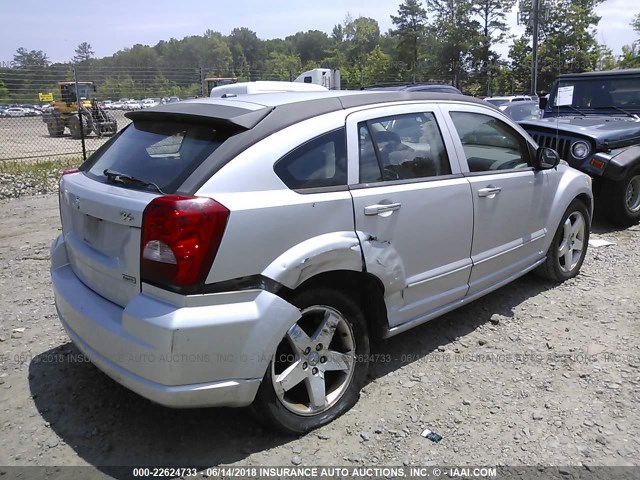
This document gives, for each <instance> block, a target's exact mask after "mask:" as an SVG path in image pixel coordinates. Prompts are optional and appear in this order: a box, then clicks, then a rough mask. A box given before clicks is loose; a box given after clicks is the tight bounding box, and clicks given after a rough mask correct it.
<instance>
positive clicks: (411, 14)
mask: <svg viewBox="0 0 640 480" xmlns="http://www.w3.org/2000/svg"><path fill="white" fill-rule="evenodd" d="M391 21H392V22H393V24H394V25H395V27H396V28H395V30H391V32H390V33H391V35H394V36H396V37H397V38H398V53H397V59H398V60H399V61H401V62H406V64H407V65H409V66H410V68H411V72H412V74H413V78H414V80H415V76H416V70H417V68H418V60H419V59H420V49H421V47H422V46H423V44H424V40H425V37H426V35H427V11H426V10H425V9H424V8H423V7H422V3H421V1H419V0H405V2H404V3H402V4H401V5H400V6H399V7H398V15H397V16H394V15H391Z"/></svg>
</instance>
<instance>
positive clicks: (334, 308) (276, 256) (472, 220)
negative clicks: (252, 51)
mask: <svg viewBox="0 0 640 480" xmlns="http://www.w3.org/2000/svg"><path fill="white" fill-rule="evenodd" d="M127 116H128V117H129V118H130V119H131V120H132V123H131V124H130V125H128V126H127V127H125V128H124V129H123V130H121V131H120V132H119V133H118V134H117V135H116V136H114V137H113V138H112V139H110V140H109V141H108V142H107V143H106V144H105V145H104V146H103V147H101V148H100V149H99V150H98V151H96V152H95V153H94V154H93V155H92V156H91V157H90V158H89V159H88V160H87V161H86V162H85V163H84V164H83V165H82V166H81V167H80V169H79V170H77V171H69V172H66V173H65V174H64V175H63V176H62V178H61V181H60V212H61V217H62V233H61V235H60V236H59V237H58V239H57V240H56V241H55V243H54V245H53V246H52V250H51V262H52V265H51V276H52V280H53V287H54V290H55V301H56V306H57V309H58V313H59V316H60V320H61V322H62V324H63V326H64V328H65V329H66V331H67V332H68V334H69V336H70V338H71V339H72V340H73V342H74V343H75V344H76V345H77V347H78V348H79V349H80V350H81V351H82V352H84V353H85V354H86V355H87V356H88V357H89V358H90V359H91V361H92V362H93V363H94V364H95V365H96V366H97V367H98V368H99V369H101V370H102V371H103V372H105V373H106V374H107V375H109V376H110V377H112V378H113V379H115V380H116V381H117V382H119V383H120V384H122V385H124V386H126V387H127V388H129V389H131V390H132V391H134V392H136V393H138V394H140V395H142V396H143V397H146V398H148V399H150V400H152V401H154V402H157V403H160V404H163V405H166V406H169V407H181V408H183V407H205V406H235V407H240V406H247V405H251V404H253V406H254V408H255V409H256V410H257V411H258V412H259V413H260V418H262V419H264V420H268V421H270V422H271V423H272V424H274V425H276V426H277V427H279V428H280V429H282V430H285V431H288V432H292V433H296V434H299V433H304V432H307V431H309V430H311V429H313V428H316V427H319V426H321V425H324V424H326V423H328V422H330V421H331V420H333V419H335V418H336V417H337V416H339V415H341V414H342V413H344V412H346V411H347V410H348V409H349V408H350V407H352V406H353V405H354V404H355V403H356V401H357V399H358V395H359V391H360V389H361V387H362V386H363V384H364V382H365V378H366V373H367V367H368V361H369V358H370V355H369V353H370V350H369V340H370V338H374V337H383V338H384V337H389V336H392V335H396V334H399V333H401V332H404V331H405V330H408V329H410V328H411V327H414V326H416V325H420V324H422V323H424V322H426V321H428V320H431V319H433V318H435V317H438V316H440V315H442V314H444V313H446V312H448V311H450V310H453V309H455V308H457V307H459V306H461V305H464V304H466V303H468V302H470V301H472V300H474V299H477V298H478V297H480V296H482V295H485V294H487V293H489V292H491V291H493V290H495V289H497V288H499V287H501V286H503V285H505V284H507V283H508V282H510V281H512V280H514V279H516V278H518V277H520V276H521V275H524V274H525V273H527V272H529V271H531V270H534V269H536V270H537V271H538V272H539V273H541V274H542V275H543V276H545V277H547V278H549V279H552V280H554V281H563V280H566V279H568V278H571V277H574V276H575V275H577V274H578V272H579V270H580V267H581V265H582V262H583V259H584V256H585V253H586V250H587V241H588V237H589V226H590V222H591V216H592V211H593V202H592V194H591V183H590V179H589V177H588V176H587V175H585V174H583V173H580V172H578V171H577V170H574V169H572V168H570V167H569V166H568V165H566V164H565V163H564V162H560V161H559V158H558V155H557V154H556V152H555V151H553V150H551V149H549V148H538V146H537V145H536V144H535V142H533V140H532V139H531V138H530V137H529V136H528V135H527V134H526V133H525V131H524V130H522V128H520V127H519V126H517V125H516V124H515V123H513V122H512V121H511V120H510V119H509V118H508V117H506V116H505V115H504V114H502V113H501V112H499V111H498V110H496V109H495V108H492V107H491V106H488V105H486V103H484V102H482V101H477V100H473V99H471V98H467V97H463V96H460V95H449V94H438V93H411V92H346V91H331V92H290V93H278V94H258V95H253V96H245V97H243V98H239V97H238V98H218V99H214V98H206V99H196V100H192V101H184V102H180V103H174V104H166V105H161V106H158V107H154V108H149V109H144V110H139V111H134V112H129V113H127Z"/></svg>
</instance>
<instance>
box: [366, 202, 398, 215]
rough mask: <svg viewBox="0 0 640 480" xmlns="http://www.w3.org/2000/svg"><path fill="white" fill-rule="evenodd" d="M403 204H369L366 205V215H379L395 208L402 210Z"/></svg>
mask: <svg viewBox="0 0 640 480" xmlns="http://www.w3.org/2000/svg"><path fill="white" fill-rule="evenodd" d="M401 206H402V204H400V203H376V204H375V205H367V206H366V207H364V214H365V215H378V214H380V213H385V212H393V211H394V210H400V207H401Z"/></svg>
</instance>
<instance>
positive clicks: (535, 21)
mask: <svg viewBox="0 0 640 480" xmlns="http://www.w3.org/2000/svg"><path fill="white" fill-rule="evenodd" d="M527 7H528V5H525V3H524V2H523V1H522V0H520V11H519V12H518V25H528V26H530V27H531V33H532V37H533V42H532V51H531V92H530V93H531V95H537V93H536V92H537V90H538V33H539V32H538V31H539V26H540V17H541V16H542V17H543V18H544V19H545V20H546V19H547V15H548V13H549V12H548V10H547V8H546V7H545V5H544V0H531V11H529V10H527Z"/></svg>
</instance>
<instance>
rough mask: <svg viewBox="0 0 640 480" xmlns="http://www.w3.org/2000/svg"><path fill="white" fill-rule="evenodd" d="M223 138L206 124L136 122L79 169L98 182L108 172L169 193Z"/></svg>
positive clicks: (226, 136) (223, 135)
mask: <svg viewBox="0 0 640 480" xmlns="http://www.w3.org/2000/svg"><path fill="white" fill-rule="evenodd" d="M227 138H228V134H225V133H222V132H218V131H217V130H216V129H214V128H212V127H211V126H206V125H196V124H185V123H174V122H161V121H137V122H134V123H133V124H132V125H130V126H129V127H128V128H127V129H126V130H124V131H123V132H122V133H121V134H120V135H119V136H118V137H117V138H115V139H114V141H113V143H111V144H110V145H108V146H107V148H105V149H104V150H99V151H98V152H97V153H96V155H94V156H92V157H90V158H89V160H88V163H87V165H86V166H85V167H84V168H83V170H85V171H86V172H87V174H88V175H89V176H90V177H92V178H94V179H96V180H99V181H106V180H107V175H106V174H105V171H112V172H117V173H119V174H123V175H127V176H130V177H134V178H136V179H138V180H141V181H143V182H146V183H150V184H154V185H157V187H158V188H159V189H161V190H162V191H163V192H166V193H173V192H175V191H176V190H177V189H178V188H179V187H180V185H181V184H182V182H184V180H186V178H187V177H188V176H189V175H190V174H191V173H192V172H193V171H194V170H195V169H196V168H197V167H198V166H199V165H200V164H201V163H202V162H203V161H204V159H205V158H207V157H208V156H209V155H210V154H211V153H212V152H213V151H214V150H216V149H217V148H218V147H219V146H220V145H222V143H223V142H224V141H225V140H226V139H227ZM138 188H146V187H144V186H138Z"/></svg>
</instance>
